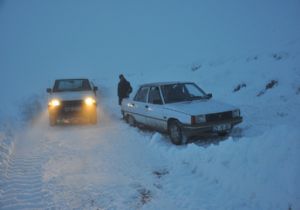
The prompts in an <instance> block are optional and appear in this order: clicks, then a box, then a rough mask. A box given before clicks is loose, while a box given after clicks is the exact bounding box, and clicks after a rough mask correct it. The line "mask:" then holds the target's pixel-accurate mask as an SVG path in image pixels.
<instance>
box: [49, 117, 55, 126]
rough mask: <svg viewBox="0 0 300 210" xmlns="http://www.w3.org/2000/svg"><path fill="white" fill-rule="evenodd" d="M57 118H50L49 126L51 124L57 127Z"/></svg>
mask: <svg viewBox="0 0 300 210" xmlns="http://www.w3.org/2000/svg"><path fill="white" fill-rule="evenodd" d="M56 121H57V120H56V117H55V116H52V115H50V116H49V124H50V126H55V125H56Z"/></svg>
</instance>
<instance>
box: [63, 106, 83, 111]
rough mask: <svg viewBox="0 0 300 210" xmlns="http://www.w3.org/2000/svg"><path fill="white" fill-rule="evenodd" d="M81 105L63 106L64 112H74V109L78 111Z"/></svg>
mask: <svg viewBox="0 0 300 210" xmlns="http://www.w3.org/2000/svg"><path fill="white" fill-rule="evenodd" d="M80 110H81V107H65V111H66V112H76V111H80Z"/></svg>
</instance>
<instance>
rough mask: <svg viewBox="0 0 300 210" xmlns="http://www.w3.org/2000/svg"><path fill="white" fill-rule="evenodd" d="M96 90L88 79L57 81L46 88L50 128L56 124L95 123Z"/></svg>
mask: <svg viewBox="0 0 300 210" xmlns="http://www.w3.org/2000/svg"><path fill="white" fill-rule="evenodd" d="M97 90H98V88H97V87H96V86H94V85H93V83H92V82H90V81H89V80H88V79H58V80H55V82H54V86H53V88H52V89H51V88H48V89H47V92H48V93H49V97H48V113H49V123H50V125H51V126H54V125H56V124H57V123H69V122H78V121H80V122H82V121H85V122H89V123H92V124H96V123H97V99H96V91H97Z"/></svg>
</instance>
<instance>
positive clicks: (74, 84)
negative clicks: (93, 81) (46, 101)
mask: <svg viewBox="0 0 300 210" xmlns="http://www.w3.org/2000/svg"><path fill="white" fill-rule="evenodd" d="M87 90H91V86H90V83H89V81H88V80H87V79H67V80H56V81H55V84H54V88H53V92H63V91H87Z"/></svg>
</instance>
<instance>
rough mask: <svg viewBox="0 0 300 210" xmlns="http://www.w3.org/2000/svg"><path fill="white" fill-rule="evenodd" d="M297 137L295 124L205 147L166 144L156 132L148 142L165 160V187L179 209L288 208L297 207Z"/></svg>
mask: <svg viewBox="0 0 300 210" xmlns="http://www.w3.org/2000/svg"><path fill="white" fill-rule="evenodd" d="M287 130H288V131H289V132H288V133H287V132H286V131H287ZM298 139H299V138H298V131H297V128H296V127H290V126H285V125H282V126H280V125H279V126H276V127H274V128H273V129H272V130H268V131H266V132H265V133H264V134H263V135H261V136H259V137H256V138H251V137H247V136H245V137H243V138H240V139H238V140H234V139H233V138H231V137H229V138H228V139H227V140H225V141H222V142H219V143H218V144H209V143H208V145H207V147H206V148H205V147H199V146H197V145H195V144H189V145H187V146H182V147H169V146H167V143H166V142H165V140H164V137H162V136H160V135H159V134H155V135H154V136H153V137H152V139H151V142H150V143H149V145H150V146H151V147H152V148H155V150H157V152H158V153H160V154H164V155H165V157H166V158H165V159H167V160H168V161H169V163H168V164H166V165H169V169H168V170H169V175H168V180H167V183H168V184H167V186H168V189H167V190H170V191H175V192H173V193H172V194H173V195H174V196H175V197H174V200H175V201H178V204H177V205H178V206H180V207H182V208H187V209H196V208H195V207H196V206H197V205H198V204H199V203H203V206H202V208H204V209H288V208H289V207H291V208H292V209H293V207H299V206H300V190H299V187H298V186H300V182H299V179H298V177H299V175H300V166H299V164H298V163H299V158H298V157H299V154H298V153H299V151H300V142H299V140H298ZM162 142H164V143H162ZM174 183H176V187H174ZM182 195H184V197H188V198H189V199H187V200H186V202H185V201H182V199H181V198H182ZM199 195H201V196H200V197H199ZM203 196H204V197H203Z"/></svg>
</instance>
